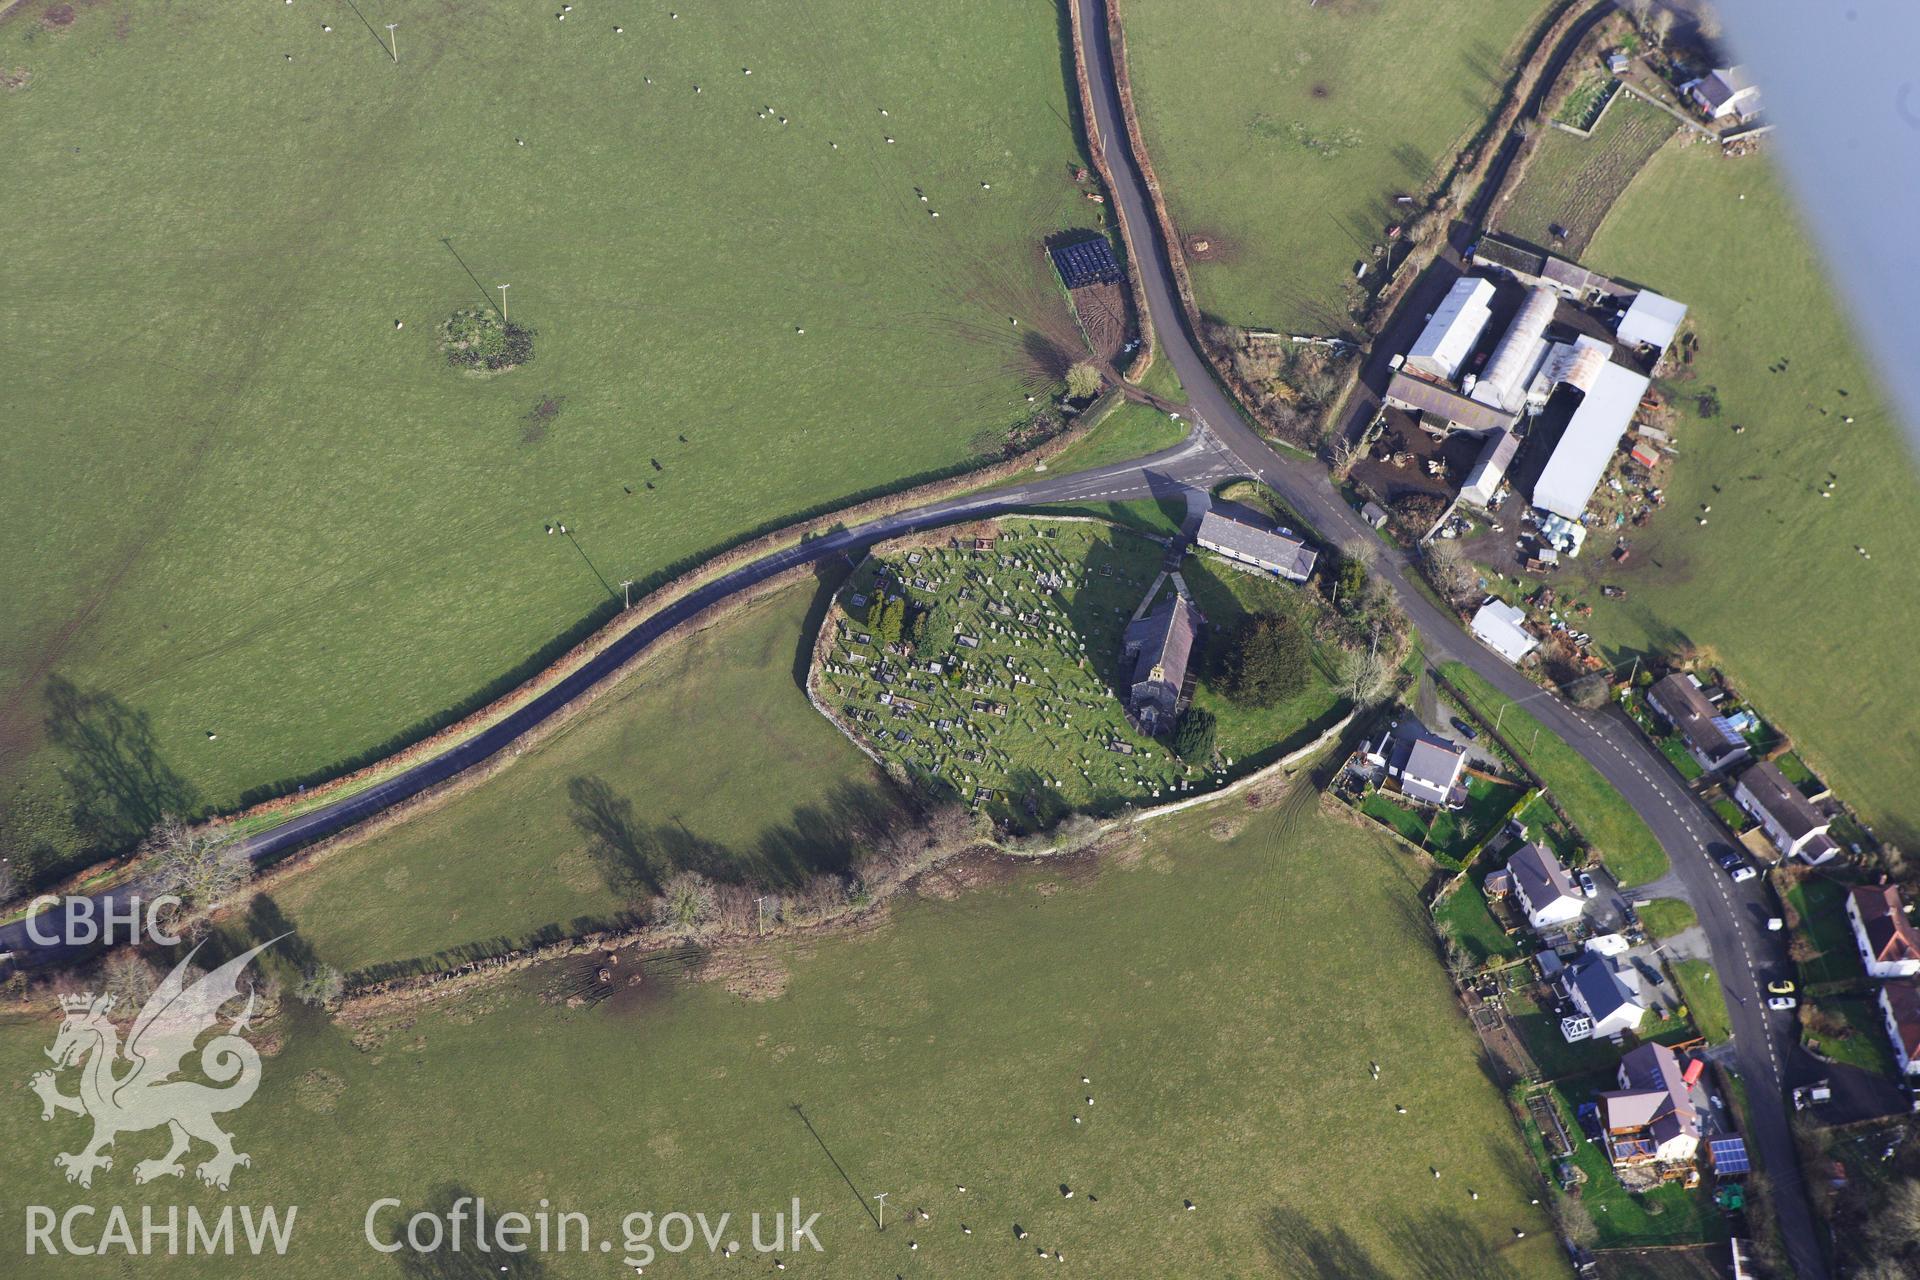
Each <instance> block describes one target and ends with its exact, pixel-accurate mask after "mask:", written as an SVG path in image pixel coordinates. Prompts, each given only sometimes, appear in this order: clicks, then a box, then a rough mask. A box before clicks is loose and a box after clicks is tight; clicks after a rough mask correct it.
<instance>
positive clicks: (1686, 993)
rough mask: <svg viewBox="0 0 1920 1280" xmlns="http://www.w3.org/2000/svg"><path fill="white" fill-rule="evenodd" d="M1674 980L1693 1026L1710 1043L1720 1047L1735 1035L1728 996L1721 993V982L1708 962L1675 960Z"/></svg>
mask: <svg viewBox="0 0 1920 1280" xmlns="http://www.w3.org/2000/svg"><path fill="white" fill-rule="evenodd" d="M1673 980H1674V981H1675V982H1676V983H1678V984H1679V985H1680V994H1681V996H1682V997H1683V998H1685V1000H1686V1002H1687V1012H1688V1014H1690V1015H1691V1016H1692V1018H1693V1025H1694V1026H1696V1027H1698V1028H1700V1034H1701V1035H1703V1036H1705V1037H1706V1038H1707V1041H1708V1043H1710V1044H1719V1043H1721V1042H1722V1041H1724V1040H1727V1039H1729V1038H1730V1037H1731V1036H1732V1035H1733V1020H1732V1019H1731V1018H1729V1017H1728V1016H1727V997H1726V993H1725V992H1723V991H1722V990H1721V989H1720V978H1719V976H1718V975H1717V974H1715V973H1714V971H1713V966H1712V965H1710V964H1708V963H1707V962H1706V961H1705V960H1676V961H1675V962H1674V965H1673Z"/></svg>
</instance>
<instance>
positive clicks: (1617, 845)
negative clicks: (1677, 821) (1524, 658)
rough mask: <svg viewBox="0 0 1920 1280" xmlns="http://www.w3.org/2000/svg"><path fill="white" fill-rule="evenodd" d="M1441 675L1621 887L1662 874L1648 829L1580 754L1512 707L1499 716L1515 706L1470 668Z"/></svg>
mask: <svg viewBox="0 0 1920 1280" xmlns="http://www.w3.org/2000/svg"><path fill="white" fill-rule="evenodd" d="M1441 674H1443V675H1444V676H1446V678H1447V679H1448V680H1449V681H1450V682H1452V684H1453V685H1454V687H1455V688H1457V689H1459V690H1460V691H1461V693H1462V694H1464V695H1465V696H1466V698H1467V699H1468V700H1469V701H1470V702H1471V703H1472V704H1473V708H1474V710H1475V711H1476V712H1477V713H1478V714H1479V715H1480V717H1481V718H1482V719H1483V720H1485V721H1486V722H1487V723H1492V722H1493V721H1494V720H1495V719H1496V718H1498V719H1499V720H1500V730H1501V733H1502V734H1503V735H1504V736H1505V737H1506V739H1507V740H1508V741H1509V742H1512V743H1514V744H1516V746H1517V747H1518V749H1519V750H1520V751H1521V752H1522V753H1524V755H1525V757H1526V763H1527V764H1528V765H1529V766H1530V767H1531V768H1532V769H1533V771H1534V772H1535V773H1537V774H1539V775H1540V777H1541V778H1542V779H1543V780H1544V781H1545V782H1546V784H1547V787H1548V788H1549V789H1550V790H1551V791H1552V792H1553V796H1554V798H1555V799H1556V800H1558V801H1559V802H1560V807H1561V808H1563V809H1565V810H1566V811H1567V816H1568V817H1570V818H1572V819H1573V822H1574V825H1576V826H1578V827H1579V828H1580V830H1581V831H1582V832H1583V833H1584V834H1585V835H1586V837H1587V839H1588V840H1589V841H1591V842H1592V844H1593V847H1594V849H1595V850H1596V851H1597V852H1598V853H1599V854H1600V856H1601V858H1602V859H1603V860H1604V861H1605V862H1606V864H1607V868H1608V870H1610V871H1612V872H1613V874H1614V875H1615V876H1616V877H1618V878H1619V880H1620V883H1621V884H1623V885H1635V884H1644V883H1646V882H1647V881H1649V880H1657V879H1658V878H1660V877H1661V876H1662V875H1665V874H1666V870H1667V855H1666V852H1665V851H1664V850H1663V849H1661V848H1660V842H1659V841H1658V840H1656V839H1654V836H1653V832H1652V830H1651V829H1649V828H1648V826H1647V824H1646V823H1645V822H1644V821H1643V820H1642V819H1641V817H1640V815H1639V814H1637V813H1635V812H1634V811H1633V807H1632V806H1631V805H1629V804H1628V803H1627V802H1626V801H1625V800H1624V799H1622V798H1621V796H1620V793H1619V792H1618V791H1615V790H1614V789H1613V788H1612V787H1610V786H1608V785H1607V781H1606V779H1604V778H1602V777H1601V776H1600V774H1599V771H1598V770H1596V769H1595V768H1594V767H1593V766H1592V765H1590V764H1588V763H1587V762H1586V760H1585V759H1583V758H1582V757H1581V756H1580V754H1579V753H1578V752H1576V751H1574V749H1573V748H1572V747H1569V746H1568V745H1567V744H1566V743H1564V742H1562V741H1560V739H1559V738H1556V737H1555V736H1554V735H1553V734H1551V733H1548V732H1545V731H1544V730H1542V731H1541V732H1540V733H1539V734H1537V735H1536V734H1535V732H1534V729H1535V728H1536V727H1537V726H1538V725H1539V722H1538V721H1537V720H1535V719H1534V718H1533V717H1532V716H1530V715H1528V714H1527V713H1526V711H1524V710H1522V709H1520V708H1517V707H1516V708H1514V709H1513V710H1511V711H1507V712H1505V713H1504V714H1502V713H1501V708H1502V707H1503V706H1513V704H1512V702H1511V701H1510V700H1509V699H1508V698H1507V697H1506V696H1505V695H1504V694H1502V693H1500V692H1499V691H1498V690H1496V689H1495V688H1494V687H1493V686H1492V685H1490V684H1488V683H1487V682H1486V681H1484V680H1482V679H1481V678H1480V677H1479V676H1478V675H1476V674H1474V672H1473V671H1472V669H1471V668H1469V667H1466V666H1463V665H1462V664H1460V663H1458V662H1449V663H1446V664H1444V665H1443V666H1442V667H1441Z"/></svg>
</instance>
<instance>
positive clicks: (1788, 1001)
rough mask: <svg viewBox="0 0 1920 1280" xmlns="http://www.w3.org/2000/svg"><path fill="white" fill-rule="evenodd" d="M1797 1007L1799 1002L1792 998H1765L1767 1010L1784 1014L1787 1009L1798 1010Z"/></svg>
mask: <svg viewBox="0 0 1920 1280" xmlns="http://www.w3.org/2000/svg"><path fill="white" fill-rule="evenodd" d="M1799 1005H1800V1002H1799V1001H1798V1000H1795V999H1794V998H1793V997H1792V996H1769V997H1768V998H1767V1008H1769V1009H1776V1010H1779V1011H1781V1012H1785V1011H1786V1010H1788V1009H1794V1008H1798V1007H1799Z"/></svg>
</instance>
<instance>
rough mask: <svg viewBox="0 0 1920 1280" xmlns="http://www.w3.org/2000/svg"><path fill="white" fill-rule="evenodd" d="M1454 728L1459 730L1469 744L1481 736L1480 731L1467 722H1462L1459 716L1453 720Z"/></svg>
mask: <svg viewBox="0 0 1920 1280" xmlns="http://www.w3.org/2000/svg"><path fill="white" fill-rule="evenodd" d="M1453 727H1454V728H1455V729H1457V730H1459V731H1460V736H1461V737H1463V738H1465V739H1466V740H1467V741H1468V742H1472V741H1473V740H1474V739H1475V738H1478V737H1479V736H1480V731H1479V730H1478V729H1476V728H1474V727H1473V726H1472V725H1470V724H1468V723H1467V722H1466V721H1465V720H1462V719H1461V718H1460V717H1459V716H1455V717H1454V718H1453Z"/></svg>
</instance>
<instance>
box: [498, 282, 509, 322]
mask: <svg viewBox="0 0 1920 1280" xmlns="http://www.w3.org/2000/svg"><path fill="white" fill-rule="evenodd" d="M494 288H496V289H498V290H500V323H501V324H505V323H506V322H507V290H508V289H510V288H512V286H511V285H504V284H501V285H495V286H494Z"/></svg>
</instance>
